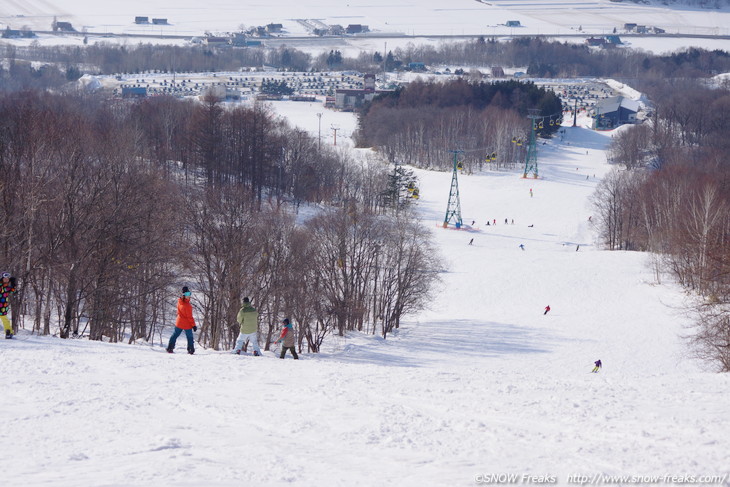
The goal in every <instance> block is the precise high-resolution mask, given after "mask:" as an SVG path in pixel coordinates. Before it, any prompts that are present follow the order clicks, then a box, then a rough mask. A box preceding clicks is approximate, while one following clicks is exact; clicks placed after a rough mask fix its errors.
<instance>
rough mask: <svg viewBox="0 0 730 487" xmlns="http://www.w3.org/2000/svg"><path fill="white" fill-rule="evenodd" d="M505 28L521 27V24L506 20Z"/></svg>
mask: <svg viewBox="0 0 730 487" xmlns="http://www.w3.org/2000/svg"><path fill="white" fill-rule="evenodd" d="M504 25H506V26H507V27H522V24H520V21H519V20H508V21H507V23H506V24H504Z"/></svg>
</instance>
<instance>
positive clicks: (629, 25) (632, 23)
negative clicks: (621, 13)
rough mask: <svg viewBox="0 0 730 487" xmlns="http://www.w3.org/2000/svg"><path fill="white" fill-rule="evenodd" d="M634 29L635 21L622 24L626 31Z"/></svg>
mask: <svg viewBox="0 0 730 487" xmlns="http://www.w3.org/2000/svg"><path fill="white" fill-rule="evenodd" d="M634 29H636V23H634V22H629V23H627V24H624V30H625V31H626V32H632V31H633V30H634Z"/></svg>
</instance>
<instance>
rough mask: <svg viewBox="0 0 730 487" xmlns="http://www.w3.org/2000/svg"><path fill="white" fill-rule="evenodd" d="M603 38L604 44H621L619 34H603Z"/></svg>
mask: <svg viewBox="0 0 730 487" xmlns="http://www.w3.org/2000/svg"><path fill="white" fill-rule="evenodd" d="M604 39H606V42H605V43H606V44H613V45H614V46H619V45H621V44H623V42H621V38H620V37H619V36H605V37H604Z"/></svg>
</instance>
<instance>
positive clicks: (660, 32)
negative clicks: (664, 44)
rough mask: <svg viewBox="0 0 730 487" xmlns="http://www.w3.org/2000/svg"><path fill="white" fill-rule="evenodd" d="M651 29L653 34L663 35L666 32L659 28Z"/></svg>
mask: <svg viewBox="0 0 730 487" xmlns="http://www.w3.org/2000/svg"><path fill="white" fill-rule="evenodd" d="M651 29H652V31H653V32H654V33H655V34H664V33H666V32H667V31H666V30H664V29H660V28H659V27H652V28H651Z"/></svg>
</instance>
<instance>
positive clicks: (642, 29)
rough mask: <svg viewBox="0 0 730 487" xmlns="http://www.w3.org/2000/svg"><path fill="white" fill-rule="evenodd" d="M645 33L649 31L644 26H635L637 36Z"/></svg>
mask: <svg viewBox="0 0 730 487" xmlns="http://www.w3.org/2000/svg"><path fill="white" fill-rule="evenodd" d="M647 32H649V29H647V28H646V26H645V25H637V26H636V33H637V34H646V33H647Z"/></svg>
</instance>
